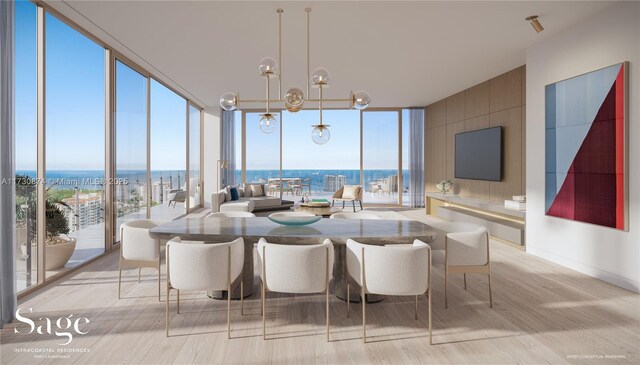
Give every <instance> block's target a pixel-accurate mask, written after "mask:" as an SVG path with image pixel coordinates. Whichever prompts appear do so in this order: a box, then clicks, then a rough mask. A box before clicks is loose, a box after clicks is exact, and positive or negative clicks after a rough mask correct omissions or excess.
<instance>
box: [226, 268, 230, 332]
mask: <svg viewBox="0 0 640 365" xmlns="http://www.w3.org/2000/svg"><path fill="white" fill-rule="evenodd" d="M229 267H231V266H230V265H229ZM227 338H228V339H231V280H229V284H228V285H227Z"/></svg>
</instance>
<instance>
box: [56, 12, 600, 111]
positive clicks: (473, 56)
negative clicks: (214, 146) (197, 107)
mask: <svg viewBox="0 0 640 365" xmlns="http://www.w3.org/2000/svg"><path fill="white" fill-rule="evenodd" d="M49 3H50V4H51V6H52V7H54V8H55V9H56V10H58V11H60V12H61V13H62V14H64V15H66V16H67V17H68V18H70V19H72V20H73V21H75V22H76V23H78V24H79V25H81V26H82V27H84V28H85V29H87V30H88V31H90V32H91V33H93V34H95V35H96V36H98V37H99V38H100V39H102V40H104V41H105V42H107V43H108V44H110V45H111V46H113V47H114V48H116V49H117V50H118V51H119V52H121V53H122V54H124V55H125V56H127V57H129V58H130V59H132V60H133V61H135V62H137V63H138V64H140V65H141V66H143V67H146V68H147V69H148V70H150V71H151V72H152V74H154V75H156V76H157V77H158V78H159V79H161V80H163V81H165V82H166V83H168V84H170V85H171V86H173V87H174V88H176V89H177V90H180V91H181V92H183V93H184V94H185V95H187V96H189V97H190V98H192V99H193V100H194V101H196V102H197V103H199V104H201V105H202V106H205V107H206V108H207V109H208V110H209V111H211V112H213V113H216V114H217V111H218V109H219V106H218V101H219V98H220V95H221V94H222V93H224V92H226V91H234V92H240V95H241V97H244V98H263V97H264V90H265V86H264V79H262V78H259V77H258V76H257V73H258V71H257V67H258V63H259V61H260V59H261V58H263V57H265V56H271V57H274V58H277V56H278V54H277V52H278V51H277V14H276V12H275V10H276V9H277V8H279V7H281V8H284V9H285V13H284V14H283V58H282V63H283V66H284V68H283V70H284V72H283V92H284V90H286V89H287V88H289V87H291V86H299V87H301V88H302V89H303V90H305V88H306V78H305V74H306V27H305V19H306V18H305V12H304V8H305V7H308V6H310V7H312V8H313V11H312V12H311V68H312V69H313V68H315V67H318V66H323V67H326V68H327V69H328V70H329V71H330V72H331V77H332V82H331V88H329V89H328V90H326V93H325V97H327V98H346V97H348V95H349V92H350V90H360V89H362V90H366V91H367V92H369V94H370V95H371V97H372V104H371V106H373V107H390V106H400V107H406V106H420V105H428V104H430V103H432V102H434V101H437V100H439V99H441V98H443V97H446V96H448V95H451V94H453V93H455V92H457V91H460V90H463V89H465V88H468V87H470V86H473V85H475V84H477V83H479V82H482V81H484V80H487V79H489V78H491V77H493V76H496V75H499V74H501V73H503V72H506V71H508V70H510V69H513V68H515V67H518V66H520V65H522V64H524V63H525V50H526V48H527V47H529V46H531V45H532V44H534V43H536V42H539V41H541V40H544V39H546V38H549V37H552V36H553V35H554V34H556V33H558V32H560V31H562V30H563V29H566V28H568V27H571V26H572V25H573V24H576V23H578V22H582V21H585V20H586V19H588V18H589V17H591V16H593V15H595V14H597V13H598V12H601V11H602V10H603V9H605V8H606V7H608V6H610V5H611V4H612V2H611V1H603V2H595V1H586V2H579V1H570V2H541V1H510V2H483V1H472V2H451V1H449V2H397V1H393V2H388V1H387V2H364V1H357V2H329V1H320V2H306V1H296V2H274V1H259V2H244V1H235V2H231V1H226V2H222V1H71V0H66V1H61V0H57V1H52V2H49ZM532 14H538V15H540V21H541V23H542V24H543V25H544V27H545V30H544V32H542V33H540V34H537V33H536V32H535V31H534V30H533V28H532V27H531V26H530V25H529V24H528V23H527V22H526V21H525V20H524V18H525V17H526V16H528V15H532ZM272 90H273V92H277V87H274V88H273V89H272ZM312 92H315V91H314V90H312ZM313 96H316V95H313Z"/></svg>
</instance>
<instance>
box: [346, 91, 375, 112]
mask: <svg viewBox="0 0 640 365" xmlns="http://www.w3.org/2000/svg"><path fill="white" fill-rule="evenodd" d="M369 103H371V97H370V96H369V94H367V93H366V92H365V91H362V90H360V91H356V92H354V93H353V94H351V107H352V108H353V109H356V110H363V109H367V107H368V106H369Z"/></svg>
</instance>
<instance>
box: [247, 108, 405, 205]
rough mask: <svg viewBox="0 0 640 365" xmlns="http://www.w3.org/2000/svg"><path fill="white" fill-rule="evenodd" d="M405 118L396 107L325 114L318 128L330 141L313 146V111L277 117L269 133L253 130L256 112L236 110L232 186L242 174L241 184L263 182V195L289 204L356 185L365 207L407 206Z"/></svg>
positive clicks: (314, 116)
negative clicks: (326, 128) (323, 129)
mask: <svg viewBox="0 0 640 365" xmlns="http://www.w3.org/2000/svg"><path fill="white" fill-rule="evenodd" d="M407 113H408V111H403V110H402V109H399V108H392V109H380V110H375V109H374V110H366V111H357V110H349V109H328V110H327V109H325V110H324V111H323V123H325V124H327V125H329V131H330V132H331V138H330V139H329V141H328V142H327V143H326V144H323V145H317V144H315V143H313V141H312V139H311V130H312V128H311V126H312V125H313V124H317V123H318V121H319V112H318V111H317V110H312V109H307V110H302V111H299V112H296V113H291V112H288V111H283V112H281V113H277V114H276V115H277V116H278V117H280V118H281V122H282V123H281V124H280V126H281V128H277V129H276V130H275V131H274V132H273V133H270V134H265V133H263V132H262V131H261V130H260V128H259V127H258V124H259V120H260V113H259V112H255V111H244V112H241V111H238V112H236V118H238V120H239V119H240V117H242V118H243V121H244V125H243V124H242V122H239V121H237V126H236V167H235V168H236V171H235V173H236V176H237V181H238V182H241V181H243V180H241V179H240V177H241V176H242V175H243V173H244V174H245V179H244V181H245V182H263V183H265V184H267V186H268V189H267V190H268V193H269V194H271V195H276V196H278V195H280V194H282V196H283V199H289V200H300V199H302V196H303V195H305V194H309V195H310V196H311V198H329V197H330V196H331V195H332V194H333V193H334V192H335V191H336V190H337V189H339V188H340V187H341V186H343V185H362V187H363V190H364V194H363V202H364V203H365V204H382V205H400V204H402V205H408V204H409V181H410V180H409V153H408V151H409V142H410V138H409V133H410V129H409V118H408V115H407ZM403 115H404V118H403ZM279 132H281V134H282V137H281V138H280V135H279ZM238 133H239V134H238ZM243 137H244V138H243ZM280 145H282V158H281V161H280V154H279V152H280ZM243 150H244V154H242V151H243ZM280 162H281V163H280ZM242 164H244V165H245V168H244V170H243V169H242V168H241V166H242ZM280 168H281V170H280ZM280 173H282V177H280Z"/></svg>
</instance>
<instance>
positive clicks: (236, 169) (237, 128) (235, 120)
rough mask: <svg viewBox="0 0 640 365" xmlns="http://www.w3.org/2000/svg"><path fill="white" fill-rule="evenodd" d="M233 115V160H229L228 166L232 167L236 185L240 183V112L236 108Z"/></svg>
mask: <svg viewBox="0 0 640 365" xmlns="http://www.w3.org/2000/svg"><path fill="white" fill-rule="evenodd" d="M233 113H234V116H233V123H234V126H233V127H234V128H233V138H234V141H235V143H234V148H235V153H234V161H229V166H231V167H232V168H233V169H234V174H235V177H236V185H240V184H242V182H243V180H242V112H241V111H239V110H237V111H235V112H233Z"/></svg>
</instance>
